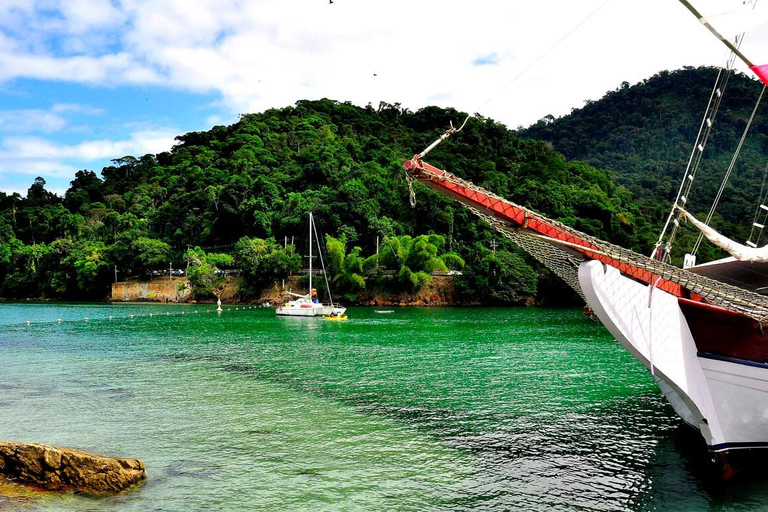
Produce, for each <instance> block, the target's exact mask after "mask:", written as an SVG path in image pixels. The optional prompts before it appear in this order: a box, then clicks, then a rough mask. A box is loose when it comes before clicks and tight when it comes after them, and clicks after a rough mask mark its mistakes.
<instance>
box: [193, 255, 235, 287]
mask: <svg viewBox="0 0 768 512" xmlns="http://www.w3.org/2000/svg"><path fill="white" fill-rule="evenodd" d="M187 258H188V260H189V268H188V270H187V278H188V279H189V284H190V285H192V293H194V294H195V296H196V297H205V296H210V295H214V296H216V298H217V299H219V300H221V294H222V293H223V292H224V283H225V281H226V274H225V272H224V271H223V269H222V267H229V268H231V267H232V265H233V264H234V261H235V260H234V258H233V257H232V256H230V255H229V254H224V253H210V254H206V253H205V251H203V250H202V249H201V248H200V247H195V248H194V249H189V250H188V251H187Z"/></svg>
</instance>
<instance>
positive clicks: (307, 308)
mask: <svg viewBox="0 0 768 512" xmlns="http://www.w3.org/2000/svg"><path fill="white" fill-rule="evenodd" d="M332 312H333V308H332V307H331V306H326V305H324V304H318V303H312V302H307V303H300V302H299V301H288V302H287V303H286V304H284V305H282V306H280V307H278V308H277V310H276V311H275V313H276V314H277V315H279V316H328V315H330V314H331V313H332Z"/></svg>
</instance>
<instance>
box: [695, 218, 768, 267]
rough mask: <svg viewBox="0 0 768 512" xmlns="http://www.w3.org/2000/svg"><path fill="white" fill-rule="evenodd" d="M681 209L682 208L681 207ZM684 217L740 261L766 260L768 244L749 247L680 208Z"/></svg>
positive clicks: (767, 257) (767, 258)
mask: <svg viewBox="0 0 768 512" xmlns="http://www.w3.org/2000/svg"><path fill="white" fill-rule="evenodd" d="M681 210H682V209H681ZM682 212H683V216H684V218H686V219H688V220H689V221H690V222H691V224H693V225H694V226H696V227H697V228H699V230H700V231H701V232H702V233H704V236H705V237H707V238H708V239H709V241H710V242H712V243H713V244H715V245H716V246H718V247H720V248H722V249H725V250H726V251H727V252H728V253H729V254H730V255H731V256H733V257H734V258H736V259H737V260H740V261H768V245H766V246H763V247H749V246H746V245H741V244H740V243H737V242H734V241H733V240H731V239H730V238H728V237H726V236H723V235H721V234H720V233H718V232H717V231H715V230H714V229H712V228H711V227H709V226H707V225H706V224H704V223H703V222H701V221H700V220H699V219H697V218H696V217H694V216H693V215H691V214H690V213H688V212H686V211H685V210H682Z"/></svg>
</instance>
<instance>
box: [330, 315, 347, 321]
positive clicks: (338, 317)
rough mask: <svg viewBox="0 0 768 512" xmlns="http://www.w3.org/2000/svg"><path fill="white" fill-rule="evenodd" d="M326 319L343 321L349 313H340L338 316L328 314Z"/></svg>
mask: <svg viewBox="0 0 768 512" xmlns="http://www.w3.org/2000/svg"><path fill="white" fill-rule="evenodd" d="M325 319H326V320H330V321H332V322H341V321H342V320H346V319H347V315H338V316H333V315H331V316H326V317H325Z"/></svg>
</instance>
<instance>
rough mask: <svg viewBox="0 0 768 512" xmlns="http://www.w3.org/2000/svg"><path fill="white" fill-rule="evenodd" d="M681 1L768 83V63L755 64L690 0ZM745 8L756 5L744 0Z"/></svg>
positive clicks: (762, 80)
mask: <svg viewBox="0 0 768 512" xmlns="http://www.w3.org/2000/svg"><path fill="white" fill-rule="evenodd" d="M680 3H681V4H683V5H684V6H685V7H686V9H688V10H689V11H691V14H693V15H694V16H696V18H697V19H698V20H699V21H700V22H701V24H702V25H704V26H705V27H706V28H707V30H709V31H710V32H711V33H712V35H714V36H715V37H716V38H718V39H719V40H720V42H722V43H723V44H724V45H725V46H726V47H727V48H728V49H729V50H730V51H731V52H733V54H734V55H736V56H737V57H738V58H739V59H740V60H741V61H742V62H743V63H744V64H746V65H747V67H748V68H749V69H751V70H752V72H753V73H754V74H755V75H757V77H758V78H759V79H760V81H761V82H763V83H764V84H766V85H768V64H765V63H758V64H754V63H753V62H752V61H751V60H750V59H749V58H748V57H747V56H746V55H744V54H743V53H742V52H741V50H740V49H739V47H738V45H739V44H740V43H737V44H733V43H732V42H731V41H729V40H728V38H727V37H725V36H724V35H723V34H721V33H720V31H718V30H717V29H716V28H715V27H714V26H712V25H711V24H710V22H709V20H708V19H707V18H706V17H705V16H704V15H702V13H700V12H699V11H698V10H697V9H696V8H695V7H694V6H693V5H691V3H690V2H689V1H688V0H680ZM743 5H744V6H745V8H753V7H754V6H753V5H752V6H750V5H749V4H747V2H744V4H743ZM742 35H743V34H742Z"/></svg>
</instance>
